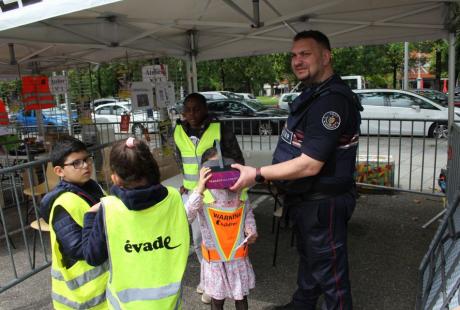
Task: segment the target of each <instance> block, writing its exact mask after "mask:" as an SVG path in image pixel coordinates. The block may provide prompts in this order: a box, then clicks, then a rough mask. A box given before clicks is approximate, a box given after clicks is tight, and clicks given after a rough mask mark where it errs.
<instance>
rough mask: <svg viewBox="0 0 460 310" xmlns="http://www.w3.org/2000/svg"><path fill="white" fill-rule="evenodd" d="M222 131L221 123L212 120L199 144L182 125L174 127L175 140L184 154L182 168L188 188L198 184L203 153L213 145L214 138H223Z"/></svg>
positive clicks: (190, 188)
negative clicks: (193, 140) (195, 142)
mask: <svg viewBox="0 0 460 310" xmlns="http://www.w3.org/2000/svg"><path fill="white" fill-rule="evenodd" d="M220 132H221V128H220V123H219V122H211V123H210V124H209V127H208V128H207V129H206V130H205V132H204V133H203V135H202V136H201V138H200V141H199V142H198V144H197V145H195V144H194V143H193V142H192V140H191V139H190V137H189V136H188V135H187V133H186V132H185V130H184V128H183V127H182V125H180V124H178V125H176V128H175V129H174V142H175V143H176V145H177V148H178V149H179V151H180V154H181V156H182V168H183V171H184V182H183V185H184V187H185V188H186V189H188V190H193V189H194V188H195V187H196V185H197V184H198V178H199V170H200V167H201V155H203V153H204V152H205V151H206V150H208V149H210V148H212V147H213V145H214V140H219V141H220V140H221V136H220Z"/></svg>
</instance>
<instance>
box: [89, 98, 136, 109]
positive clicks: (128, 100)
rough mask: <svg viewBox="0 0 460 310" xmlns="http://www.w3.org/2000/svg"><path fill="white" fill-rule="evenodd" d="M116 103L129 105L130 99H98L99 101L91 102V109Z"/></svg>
mask: <svg viewBox="0 0 460 310" xmlns="http://www.w3.org/2000/svg"><path fill="white" fill-rule="evenodd" d="M116 102H119V103H124V104H131V100H130V99H126V100H124V99H117V98H99V99H95V100H93V102H92V103H91V107H92V108H95V107H98V106H100V105H102V104H107V103H116Z"/></svg>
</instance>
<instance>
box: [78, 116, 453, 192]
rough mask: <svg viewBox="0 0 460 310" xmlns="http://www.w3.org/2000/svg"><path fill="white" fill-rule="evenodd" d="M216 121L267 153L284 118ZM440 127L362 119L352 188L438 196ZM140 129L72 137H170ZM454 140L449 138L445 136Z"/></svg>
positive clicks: (156, 140) (155, 126) (107, 126)
mask: <svg viewBox="0 0 460 310" xmlns="http://www.w3.org/2000/svg"><path fill="white" fill-rule="evenodd" d="M221 121H222V122H223V123H224V124H225V125H226V126H228V127H230V128H231V129H232V131H233V132H234V133H235V135H236V136H237V139H238V142H239V144H240V147H241V148H242V150H250V151H257V150H260V151H270V150H274V149H275V147H276V145H277V143H278V137H279V134H280V133H281V131H282V128H283V127H284V124H285V121H286V118H284V117H270V118H266V117H265V118H248V117H246V118H223V119H221ZM445 122H446V121H445V120H429V119H421V120H417V121H414V120H411V119H402V118H401V119H383V118H380V119H377V118H375V119H374V118H372V119H370V118H369V119H363V120H362V124H361V131H362V134H361V137H360V144H359V152H358V156H357V168H358V171H357V182H358V183H359V184H363V185H366V186H368V187H376V188H383V189H390V190H399V191H409V192H417V193H423V194H430V195H436V196H437V195H443V194H442V193H440V191H439V187H438V177H439V174H440V171H441V169H443V168H445V167H446V166H447V145H448V143H447V142H448V140H447V139H446V138H443V136H445V135H447V129H446V127H445ZM435 124H437V125H439V126H435ZM142 127H143V128H144V129H145V128H146V129H147V133H148V134H145V133H143V132H141V131H140V130H137V129H136V130H134V129H133V128H134V126H133V124H131V126H130V127H129V128H128V131H127V132H122V131H120V124H119V123H100V122H98V123H96V124H91V125H82V130H81V132H80V133H78V134H75V136H76V137H77V138H79V139H81V140H83V141H85V142H86V143H88V144H92V145H99V144H103V143H109V142H113V141H116V140H118V139H123V138H126V137H128V136H132V135H134V136H136V137H139V138H142V139H144V140H146V139H147V140H150V141H148V142H149V144H150V145H151V147H152V148H155V147H159V146H160V145H162V143H163V142H164V140H165V137H167V136H168V135H170V134H171V133H170V132H169V133H168V132H164V131H162V129H161V128H162V127H161V126H160V123H159V122H158V121H143V122H142ZM434 133H437V135H435V134H434ZM455 134H456V132H453V133H452V134H451V135H450V136H453V135H455ZM428 135H435V137H429V136H428ZM440 137H441V138H440ZM452 178H453V176H452Z"/></svg>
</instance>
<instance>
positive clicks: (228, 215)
mask: <svg viewBox="0 0 460 310" xmlns="http://www.w3.org/2000/svg"><path fill="white" fill-rule="evenodd" d="M216 161H217V150H216V149H215V148H211V149H209V150H207V151H206V152H205V153H204V154H203V155H202V165H203V167H202V168H201V170H200V177H199V181H198V185H197V187H196V188H195V190H194V191H193V192H192V193H191V194H190V198H189V200H188V201H187V203H186V204H185V207H186V210H187V217H188V220H189V222H192V221H193V220H194V219H195V218H196V217H198V219H199V223H200V229H201V233H202V235H203V243H202V254H203V260H202V262H201V284H202V286H203V289H204V292H205V293H206V294H208V295H209V296H211V298H212V299H211V309H223V306H224V302H225V299H226V298H230V299H233V300H235V307H236V309H237V310H240V309H248V301H247V295H248V294H249V290H250V289H252V288H254V287H255V275H254V271H253V269H252V265H251V263H250V261H249V257H248V255H247V254H248V251H247V249H248V247H247V245H248V244H251V243H254V242H255V240H256V238H257V229H256V223H255V219H254V214H253V212H252V209H251V207H250V205H249V201H248V200H247V192H246V191H243V192H238V193H234V192H231V191H229V190H228V189H206V183H207V182H208V181H209V180H210V178H211V176H212V172H211V168H210V166H215V162H216ZM224 161H225V164H226V165H229V164H231V163H234V161H233V160H231V159H227V158H224Z"/></svg>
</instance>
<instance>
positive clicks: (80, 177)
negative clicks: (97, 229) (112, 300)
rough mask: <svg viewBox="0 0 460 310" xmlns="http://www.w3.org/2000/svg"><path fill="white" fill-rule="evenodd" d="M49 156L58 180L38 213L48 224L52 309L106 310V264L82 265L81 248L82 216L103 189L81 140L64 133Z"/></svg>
mask: <svg viewBox="0 0 460 310" xmlns="http://www.w3.org/2000/svg"><path fill="white" fill-rule="evenodd" d="M50 160H51V162H52V164H53V167H54V172H55V173H56V174H57V175H58V176H59V177H60V178H61V181H60V182H59V184H58V185H57V186H56V188H54V189H53V190H52V191H51V192H49V193H48V194H46V195H45V197H44V198H43V199H42V201H41V204H40V214H41V216H42V217H43V218H44V219H45V221H47V222H48V223H49V224H50V241H51V258H52V262H51V263H52V267H51V286H52V293H51V296H52V300H53V306H54V308H55V309H69V308H73V309H106V308H107V303H106V298H105V288H106V285H107V279H108V272H107V266H106V265H101V266H98V267H93V266H91V265H89V264H87V263H86V261H85V260H84V257H83V249H82V228H83V216H84V214H85V212H86V211H88V210H89V208H90V207H91V206H92V205H94V204H96V203H98V202H99V201H100V199H101V198H102V197H103V196H104V191H103V190H102V188H101V187H100V186H99V184H97V183H96V182H95V181H93V180H92V179H91V173H92V169H93V160H92V157H91V155H90V154H89V153H88V151H87V149H86V146H85V144H83V143H82V142H81V141H80V140H78V139H75V138H71V137H66V138H63V139H61V140H58V141H57V143H56V144H55V146H54V147H53V149H52V151H51V154H50Z"/></svg>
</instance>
